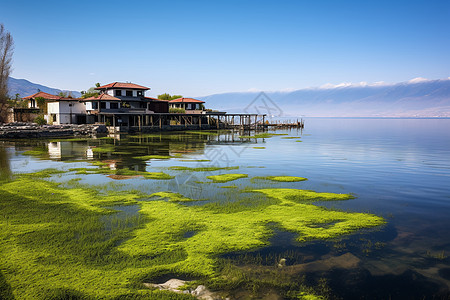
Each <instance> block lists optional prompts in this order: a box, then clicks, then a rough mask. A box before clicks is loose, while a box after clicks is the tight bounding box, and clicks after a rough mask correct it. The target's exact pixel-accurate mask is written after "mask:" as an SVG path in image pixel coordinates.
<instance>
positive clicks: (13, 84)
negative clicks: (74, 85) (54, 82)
mask: <svg viewBox="0 0 450 300" xmlns="http://www.w3.org/2000/svg"><path fill="white" fill-rule="evenodd" d="M8 88H9V95H10V96H11V97H13V98H14V97H15V95H16V94H19V96H20V97H26V96H29V95H33V94H34V93H37V92H38V91H39V90H40V91H42V92H45V93H49V94H52V95H56V94H58V93H60V92H68V93H71V94H72V97H75V98H78V97H80V96H81V93H80V92H77V91H67V90H60V89H56V88H50V87H47V86H44V85H40V84H37V83H33V82H30V81H28V80H26V79H16V78H13V77H9V80H8Z"/></svg>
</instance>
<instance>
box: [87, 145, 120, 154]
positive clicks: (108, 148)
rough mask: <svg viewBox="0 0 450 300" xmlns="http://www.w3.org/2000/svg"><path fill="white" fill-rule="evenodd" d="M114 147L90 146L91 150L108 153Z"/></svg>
mask: <svg viewBox="0 0 450 300" xmlns="http://www.w3.org/2000/svg"><path fill="white" fill-rule="evenodd" d="M114 149H115V147H114V145H102V146H98V147H94V148H92V152H96V153H109V152H114Z"/></svg>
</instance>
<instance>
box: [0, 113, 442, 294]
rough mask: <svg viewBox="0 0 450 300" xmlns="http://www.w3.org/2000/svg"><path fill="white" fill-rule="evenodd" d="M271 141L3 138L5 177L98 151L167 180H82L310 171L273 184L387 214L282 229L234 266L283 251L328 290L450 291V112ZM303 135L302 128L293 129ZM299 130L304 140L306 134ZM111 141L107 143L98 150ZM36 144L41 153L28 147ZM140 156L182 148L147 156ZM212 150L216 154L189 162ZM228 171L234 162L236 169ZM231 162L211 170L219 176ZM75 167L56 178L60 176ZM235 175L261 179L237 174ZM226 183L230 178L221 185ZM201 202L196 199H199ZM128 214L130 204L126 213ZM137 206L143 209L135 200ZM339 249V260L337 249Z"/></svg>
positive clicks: (177, 136)
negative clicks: (309, 236)
mask: <svg viewBox="0 0 450 300" xmlns="http://www.w3.org/2000/svg"><path fill="white" fill-rule="evenodd" d="M276 133H277V134H287V135H279V136H273V137H271V138H266V139H241V138H239V134H238V133H224V134H220V135H205V134H196V133H164V134H161V136H159V137H158V136H151V137H145V136H144V137H126V136H122V137H120V139H117V140H108V139H105V140H98V141H87V142H86V141H54V142H49V141H43V140H40V141H4V142H0V147H1V148H0V149H1V152H0V156H2V159H1V166H0V167H1V169H2V176H3V177H4V176H10V174H11V173H15V172H31V171H37V170H40V169H44V168H49V167H53V168H63V169H69V168H74V167H86V166H89V163H88V162H89V161H102V162H106V163H107V164H109V166H110V167H111V168H113V169H121V168H125V169H132V170H139V171H145V170H147V171H152V172H154V171H161V170H164V172H167V173H169V174H171V175H176V177H175V178H174V179H172V180H165V181H152V182H151V183H149V180H144V179H142V178H125V179H124V178H120V179H123V180H117V179H118V178H111V177H107V176H106V175H103V174H92V175H83V176H81V178H82V179H81V183H88V184H96V185H104V186H105V187H106V188H107V187H108V186H110V187H114V188H115V189H125V190H126V189H139V190H142V191H144V192H148V193H153V192H156V191H174V192H179V193H182V194H183V195H185V196H188V197H192V198H198V199H200V198H202V199H211V201H229V200H230V199H227V195H228V194H227V193H226V192H224V190H226V189H221V188H219V186H220V185H212V184H210V185H200V184H198V183H197V182H198V181H206V179H205V177H206V176H208V175H212V173H211V172H196V173H190V172H184V173H182V174H180V172H176V171H170V170H169V171H166V170H167V167H169V166H174V165H175V166H189V167H208V166H218V167H232V166H239V173H246V174H248V175H249V177H250V178H251V177H254V176H269V175H270V176H276V175H289V176H300V177H306V178H308V180H307V181H303V182H294V183H267V184H266V185H267V186H270V187H272V186H273V187H287V188H298V189H308V190H314V191H318V192H333V193H352V194H354V195H355V196H356V198H355V199H353V200H348V201H333V202H327V203H320V205H323V206H327V207H330V208H333V209H340V210H345V211H357V212H370V213H373V214H376V215H380V216H383V217H384V218H385V219H386V220H387V224H386V225H385V226H382V228H378V229H377V230H363V231H361V232H358V233H356V234H354V235H351V236H347V237H344V238H342V239H340V240H339V241H326V242H310V243H304V244H298V243H296V242H294V241H293V238H294V237H295V235H293V234H291V233H286V232H277V231H276V234H275V235H274V236H273V237H272V238H271V243H272V244H271V246H269V247H267V248H264V249H255V250H254V251H250V252H248V253H229V254H226V255H224V258H226V259H229V260H230V261H231V262H233V263H235V264H241V265H251V264H252V262H253V261H255V260H258V262H259V263H260V264H262V265H270V264H273V262H274V261H276V260H277V259H279V258H280V257H283V258H286V260H287V264H288V265H296V266H298V268H299V270H303V271H302V272H303V274H304V276H306V280H309V281H310V282H316V281H317V280H318V278H326V279H327V282H328V285H329V287H330V289H331V290H332V294H333V295H334V296H335V297H341V298H345V299H360V298H365V299H387V298H389V297H392V299H423V297H424V296H425V297H430V298H431V297H433V295H434V296H436V297H438V298H446V297H448V296H449V295H450V294H449V292H448V291H449V290H450V259H449V257H448V256H449V255H450V234H449V228H450V119H320V118H311V119H306V122H305V129H303V130H297V129H295V130H279V131H276ZM287 137H299V138H287ZM299 140H300V141H301V142H299ZM105 144H106V145H113V146H112V147H113V149H114V150H112V151H110V152H108V151H103V152H97V151H93V149H94V148H96V147H101V146H104V145H105ZM33 149H34V150H36V149H39V151H40V153H38V154H35V155H34V156H30V155H23V154H22V153H23V152H24V151H27V150H33ZM140 155H172V156H173V155H178V156H180V157H177V158H171V159H161V160H151V161H150V160H148V161H142V160H138V159H135V157H136V156H140ZM186 160H209V161H195V162H194V161H186ZM231 172H232V171H231ZM220 173H230V171H219V172H217V171H216V172H213V174H214V175H215V174H220ZM77 177H80V176H79V175H75V174H73V173H68V174H66V175H64V176H57V177H55V178H53V179H52V180H56V181H61V182H65V181H67V180H69V179H73V178H77ZM231 183H232V184H234V185H236V186H238V188H245V187H247V186H252V184H254V183H253V182H252V181H251V180H249V179H240V180H238V181H235V182H231ZM222 185H229V183H228V184H222ZM193 205H197V204H193ZM127 213H130V212H127ZM131 213H137V208H136V207H134V208H133V209H132V212H131ZM333 258H334V259H333Z"/></svg>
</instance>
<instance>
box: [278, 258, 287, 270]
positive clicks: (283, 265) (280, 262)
mask: <svg viewBox="0 0 450 300" xmlns="http://www.w3.org/2000/svg"><path fill="white" fill-rule="evenodd" d="M283 267H286V258H282V259H280V261H279V262H278V268H283Z"/></svg>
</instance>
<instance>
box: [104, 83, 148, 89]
mask: <svg viewBox="0 0 450 300" xmlns="http://www.w3.org/2000/svg"><path fill="white" fill-rule="evenodd" d="M114 88H115V89H135V90H149V89H150V88H148V87H145V86H142V85H137V84H134V83H125V82H113V83H110V84H106V85H102V86H99V87H96V88H95V89H96V90H104V89H114Z"/></svg>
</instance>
